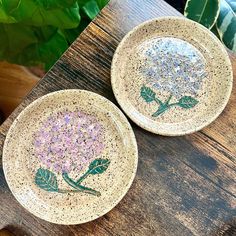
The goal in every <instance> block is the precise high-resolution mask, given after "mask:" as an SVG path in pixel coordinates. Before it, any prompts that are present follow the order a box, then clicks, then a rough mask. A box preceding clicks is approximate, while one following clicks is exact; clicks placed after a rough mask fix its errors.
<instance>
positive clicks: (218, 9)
mask: <svg viewBox="0 0 236 236" xmlns="http://www.w3.org/2000/svg"><path fill="white" fill-rule="evenodd" d="M184 15H185V16H186V17H188V18H189V19H192V20H194V21H197V22H199V23H200V24H202V25H204V26H205V27H207V28H208V29H210V30H211V31H212V32H213V33H214V34H215V35H216V36H217V37H218V38H219V39H220V40H221V41H222V42H223V43H224V44H225V45H226V46H227V47H228V48H229V49H231V50H232V51H233V52H236V0H187V2H186V5H185V10H184Z"/></svg>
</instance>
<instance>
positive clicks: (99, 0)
mask: <svg viewBox="0 0 236 236" xmlns="http://www.w3.org/2000/svg"><path fill="white" fill-rule="evenodd" d="M108 2H109V0H97V4H98V7H99V8H100V9H102V8H103V7H105V6H106V5H107V3H108Z"/></svg>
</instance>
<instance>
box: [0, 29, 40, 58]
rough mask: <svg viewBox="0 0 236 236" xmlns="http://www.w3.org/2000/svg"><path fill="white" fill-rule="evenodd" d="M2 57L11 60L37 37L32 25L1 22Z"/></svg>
mask: <svg viewBox="0 0 236 236" xmlns="http://www.w3.org/2000/svg"><path fill="white" fill-rule="evenodd" d="M0 35H1V37H0V45H1V47H0V59H4V60H9V59H11V58H14V57H15V56H16V55H17V54H18V53H21V52H22V51H23V50H24V49H25V48H26V47H27V46H28V45H30V44H33V43H36V42H37V38H36V36H35V34H34V32H33V31H32V29H31V28H30V27H27V26H24V25H21V24H0Z"/></svg>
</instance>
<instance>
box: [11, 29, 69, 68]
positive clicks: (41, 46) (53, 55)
mask: <svg viewBox="0 0 236 236" xmlns="http://www.w3.org/2000/svg"><path fill="white" fill-rule="evenodd" d="M67 47H68V43H67V41H66V39H65V37H64V36H63V35H62V34H60V33H59V32H56V34H54V35H53V36H52V37H51V38H50V39H49V40H48V41H45V42H44V41H42V42H38V43H34V44H31V45H29V46H28V47H26V48H25V49H24V50H23V51H22V52H21V53H19V54H17V55H15V56H14V57H11V58H9V61H13V62H15V63H18V64H21V65H35V64H41V65H43V66H44V68H45V70H49V69H50V68H51V66H52V65H53V64H54V63H55V62H56V61H57V60H58V58H59V57H60V56H61V55H62V54H63V53H64V51H65V50H66V49H67Z"/></svg>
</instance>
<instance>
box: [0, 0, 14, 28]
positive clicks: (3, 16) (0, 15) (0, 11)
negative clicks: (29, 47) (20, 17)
mask: <svg viewBox="0 0 236 236" xmlns="http://www.w3.org/2000/svg"><path fill="white" fill-rule="evenodd" d="M0 22H1V23H8V24H9V23H16V20H15V19H14V18H13V17H11V16H9V15H8V14H7V13H6V12H5V9H4V7H3V4H2V2H1V1H0Z"/></svg>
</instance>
